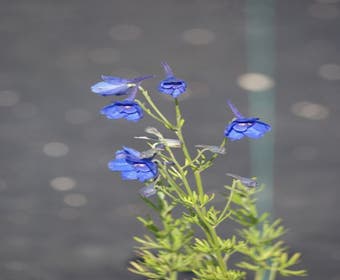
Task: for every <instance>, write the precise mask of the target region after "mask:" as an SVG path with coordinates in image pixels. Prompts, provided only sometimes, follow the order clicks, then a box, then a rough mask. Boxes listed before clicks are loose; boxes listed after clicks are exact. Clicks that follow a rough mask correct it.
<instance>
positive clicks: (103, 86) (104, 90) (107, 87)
mask: <svg viewBox="0 0 340 280" xmlns="http://www.w3.org/2000/svg"><path fill="white" fill-rule="evenodd" d="M128 88H129V87H128V85H127V84H122V83H117V84H112V83H108V82H105V81H104V82H99V83H96V84H94V85H93V86H92V87H91V90H92V91H93V92H94V93H97V94H100V95H103V96H106V95H124V94H126V91H127V89H128Z"/></svg>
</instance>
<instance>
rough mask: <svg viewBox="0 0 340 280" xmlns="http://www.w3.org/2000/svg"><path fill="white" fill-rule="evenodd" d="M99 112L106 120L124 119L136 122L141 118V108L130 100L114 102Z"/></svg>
mask: <svg viewBox="0 0 340 280" xmlns="http://www.w3.org/2000/svg"><path fill="white" fill-rule="evenodd" d="M100 112H101V113H102V114H103V115H105V116H106V117H107V118H108V119H126V120H128V121H133V122H138V121H139V120H140V119H141V118H143V110H142V108H141V107H140V106H139V105H138V103H137V102H135V101H130V100H123V101H116V102H114V103H112V104H110V105H107V106H105V107H104V108H103V109H101V111H100Z"/></svg>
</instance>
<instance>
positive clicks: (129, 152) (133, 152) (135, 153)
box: [123, 146, 140, 159]
mask: <svg viewBox="0 0 340 280" xmlns="http://www.w3.org/2000/svg"><path fill="white" fill-rule="evenodd" d="M123 149H124V152H125V153H126V154H127V155H131V156H133V157H135V158H137V159H139V158H140V152H138V151H136V150H134V149H132V148H129V147H125V146H124V147H123Z"/></svg>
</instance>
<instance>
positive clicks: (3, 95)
mask: <svg viewBox="0 0 340 280" xmlns="http://www.w3.org/2000/svg"><path fill="white" fill-rule="evenodd" d="M18 101H19V95H18V94H17V93H16V92H15V91H12V90H2V91H0V106H1V107H10V106H13V105H15V104H16V103H18Z"/></svg>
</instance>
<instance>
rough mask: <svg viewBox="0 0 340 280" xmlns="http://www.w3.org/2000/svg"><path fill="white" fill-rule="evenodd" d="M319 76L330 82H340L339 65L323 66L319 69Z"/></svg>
mask: <svg viewBox="0 0 340 280" xmlns="http://www.w3.org/2000/svg"><path fill="white" fill-rule="evenodd" d="M319 75H320V76H321V77H322V78H324V79H326V80H330V81H334V80H340V65H337V64H324V65H321V67H320V68H319Z"/></svg>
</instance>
